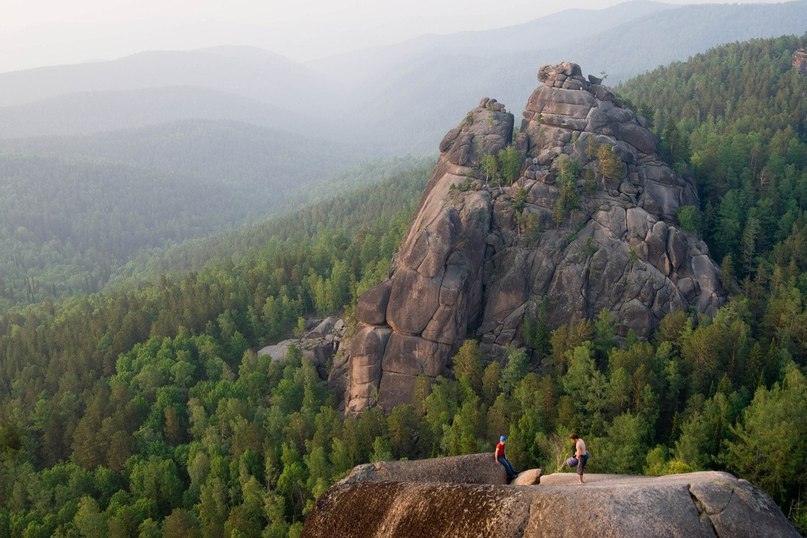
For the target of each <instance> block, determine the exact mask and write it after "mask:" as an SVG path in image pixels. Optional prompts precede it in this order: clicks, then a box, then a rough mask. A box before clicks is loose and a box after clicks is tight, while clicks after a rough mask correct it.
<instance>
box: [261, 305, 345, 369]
mask: <svg viewBox="0 0 807 538" xmlns="http://www.w3.org/2000/svg"><path fill="white" fill-rule="evenodd" d="M308 325H309V326H308V329H309V330H308V331H307V332H306V333H305V335H304V336H303V337H302V338H291V339H288V340H282V341H280V342H278V343H276V344H272V345H269V346H265V347H262V348H261V349H259V350H258V356H262V355H269V356H270V357H272V359H273V360H281V359H283V358H284V357H285V356H286V354H287V353H288V352H289V348H290V347H291V346H297V348H299V349H300V351H301V352H302V354H303V357H305V358H307V359H308V360H310V361H311V362H312V363H313V364H314V365H316V366H317V369H318V370H319V371H320V375H322V376H325V375H327V370H328V368H326V366H327V365H328V363H329V361H331V360H332V359H333V357H334V355H335V354H336V352H337V351H339V346H340V345H341V343H342V340H343V338H344V337H345V333H346V329H347V328H346V327H345V322H344V320H341V319H337V318H334V317H327V318H325V319H323V320H309V322H308Z"/></svg>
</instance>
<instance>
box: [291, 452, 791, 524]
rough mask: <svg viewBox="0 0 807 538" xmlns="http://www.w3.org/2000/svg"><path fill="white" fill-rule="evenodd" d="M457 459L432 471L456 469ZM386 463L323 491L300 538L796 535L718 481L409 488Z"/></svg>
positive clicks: (761, 497) (568, 477)
mask: <svg viewBox="0 0 807 538" xmlns="http://www.w3.org/2000/svg"><path fill="white" fill-rule="evenodd" d="M476 456H479V457H484V458H486V459H488V460H490V459H491V458H490V454H484V455H476ZM472 457H475V456H463V457H461V458H472ZM461 458H438V459H437V460H438V464H435V465H439V466H441V467H443V468H450V467H452V466H454V465H456V464H459V465H462V464H463V462H462V461H460V460H461ZM441 459H442V460H457V461H454V462H451V461H444V462H442V464H439V460H441ZM427 461H428V460H427ZM396 463H397V464H398V465H397V467H395V469H394V471H391V472H388V473H387V475H386V477H385V478H384V479H383V480H382V481H379V480H378V477H377V476H371V477H369V478H370V479H369V480H362V479H361V478H359V477H360V476H361V473H360V472H357V471H358V469H360V468H357V469H356V470H354V471H353V472H352V473H351V474H350V475H349V476H348V478H347V479H345V480H343V481H342V482H340V483H338V484H336V485H335V486H333V487H332V488H331V489H330V490H328V491H327V492H326V493H325V494H324V495H323V496H322V497H320V498H319V500H318V501H317V504H316V506H315V508H314V510H313V511H312V512H311V513H310V514H309V516H308V517H307V519H306V522H305V527H304V529H303V536H307V537H312V538H313V537H320V536H321V537H331V536H344V537H353V536H356V537H358V536H367V537H371V536H378V537H381V536H384V537H397V536H401V537H404V536H405V537H411V536H469V537H472V536H480V537H483V536H501V537H522V536H547V537H549V536H552V537H554V536H674V537H675V536H680V537H699V536H703V537H712V538H714V537H736V538H741V537H757V536H785V537H789V536H793V537H796V536H798V533H797V532H796V530H795V529H794V528H793V527H792V526H791V525H790V523H789V522H788V521H787V519H786V518H785V516H784V514H782V511H781V510H780V509H779V507H777V506H776V504H774V502H773V501H772V500H771V498H770V497H769V496H768V495H767V494H765V493H764V492H762V491H761V490H759V489H757V488H755V487H754V486H753V485H752V484H750V483H749V482H747V481H745V480H738V479H737V478H735V477H734V476H732V475H730V474H728V473H721V472H700V473H690V474H683V475H671V476H663V477H644V476H620V475H592V474H588V475H586V478H587V480H588V482H587V483H586V484H581V485H579V484H577V483H576V482H577V479H576V475H575V474H574V473H567V474H561V475H549V476H546V477H542V479H541V483H540V485H532V486H506V485H492V484H479V483H450V482H432V483H429V482H422V481H417V482H415V481H409V480H408V477H409V476H412V475H417V474H418V472H417V471H414V470H412V469H407V468H406V467H409V466H411V467H422V465H423V463H424V462H396ZM384 465H386V463H385V464H384ZM445 475H446V476H449V475H458V476H462V473H460V472H456V471H453V472H452V471H448V470H446V471H445Z"/></svg>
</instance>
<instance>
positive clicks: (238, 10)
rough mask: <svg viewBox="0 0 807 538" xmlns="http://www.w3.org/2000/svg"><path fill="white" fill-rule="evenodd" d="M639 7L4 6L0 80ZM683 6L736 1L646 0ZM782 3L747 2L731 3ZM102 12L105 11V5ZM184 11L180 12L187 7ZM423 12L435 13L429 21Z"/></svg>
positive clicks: (586, 2)
mask: <svg viewBox="0 0 807 538" xmlns="http://www.w3.org/2000/svg"><path fill="white" fill-rule="evenodd" d="M638 3H640V2H636V1H634V2H618V1H615V0H609V1H607V2H595V1H593V0H578V1H574V2H568V3H564V5H563V6H556V5H554V4H553V5H549V6H547V5H537V6H536V5H534V4H532V3H530V2H526V1H524V0H508V1H507V2H506V3H505V4H503V5H501V6H500V7H499V8H498V9H497V10H495V12H494V13H493V14H491V12H490V9H489V6H482V7H479V6H473V5H472V6H466V5H464V4H462V5H461V6H460V3H459V2H457V1H456V0H448V1H443V2H440V3H438V4H434V3H427V2H425V0H424V1H421V0H418V1H417V2H414V3H412V2H409V3H406V4H405V5H404V4H403V3H399V2H396V3H391V4H389V5H386V6H385V7H383V8H380V7H378V6H375V5H371V3H368V2H364V1H362V0H356V1H352V2H342V3H340V4H339V5H337V6H332V5H331V4H327V6H330V7H329V8H328V9H326V8H325V6H324V5H320V2H319V0H309V1H307V2H302V3H298V4H297V5H295V6H292V7H288V6H282V7H281V6H273V5H272V4H271V3H269V4H266V5H264V4H261V5H252V3H251V2H240V3H238V4H236V5H235V6H232V7H231V8H230V9H228V10H227V11H221V10H219V9H218V8H217V7H216V6H214V5H213V4H212V3H210V4H209V5H206V3H205V2H201V3H194V4H193V6H192V7H191V6H190V5H188V6H181V5H180V6H172V7H171V8H170V9H169V8H168V7H166V6H164V5H156V4H151V3H148V2H145V3H144V2H140V3H132V2H128V1H126V0H119V1H118V2H113V3H112V4H116V5H113V7H117V8H119V9H110V8H109V7H108V6H109V4H110V3H109V2H105V3H104V4H103V5H102V4H99V3H96V2H95V1H93V0H84V1H83V2H80V3H78V4H76V3H71V4H70V7H69V9H67V8H65V10H61V9H59V8H58V7H54V8H52V9H49V10H48V12H47V13H42V12H41V10H40V11H35V10H33V9H32V8H30V7H29V5H28V4H27V3H25V2H22V1H20V0H14V1H12V2H9V3H8V5H7V6H5V7H4V11H5V13H4V20H3V21H2V22H0V30H2V32H1V33H0V73H6V72H12V71H21V70H29V69H36V68H40V67H48V66H56V65H79V64H85V63H97V62H105V61H114V60H118V59H121V58H125V57H128V56H132V55H135V54H137V53H140V52H147V51H192V50H199V49H207V48H213V47H228V46H236V47H252V48H256V49H261V50H263V51H266V52H270V53H273V54H277V55H279V56H283V57H285V58H287V59H288V60H290V61H292V62H295V63H303V64H304V63H311V62H316V61H318V60H325V59H327V58H331V57H335V56H339V55H342V54H347V53H355V52H357V51H361V50H364V49H372V48H378V47H385V46H394V45H397V44H401V43H403V42H406V41H410V40H415V39H418V38H424V37H428V36H447V35H451V34H457V33H463V32H479V31H486V30H493V29H503V28H507V27H510V26H516V25H519V24H523V23H528V22H531V21H535V20H537V19H540V18H543V17H546V16H550V15H557V14H558V13H562V12H566V11H572V10H592V11H601V10H604V9H607V8H610V7H613V6H616V5H628V4H634V5H635V4H638ZM644 3H652V4H664V5H669V6H672V7H679V6H683V5H689V4H706V3H709V4H728V2H715V1H707V2H693V1H686V0H685V1H675V2H644ZM738 3H740V4H765V3H780V2H774V1H770V0H769V1H741V2H731V4H738ZM102 6H103V7H102ZM183 7H184V8H185V10H184V11H182V8H183ZM423 13H428V15H429V16H428V17H424V16H423Z"/></svg>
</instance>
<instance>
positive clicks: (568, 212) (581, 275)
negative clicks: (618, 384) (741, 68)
mask: <svg viewBox="0 0 807 538" xmlns="http://www.w3.org/2000/svg"><path fill="white" fill-rule="evenodd" d="M538 78H539V80H540V81H541V82H542V83H543V84H542V85H541V86H540V87H539V88H538V89H537V90H536V91H535V92H534V93H533V94H532V96H531V97H530V99H529V101H528V103H527V108H526V111H525V112H524V115H523V116H524V119H523V121H522V124H521V132H520V133H519V135H518V136H517V137H516V140H515V141H514V142H512V144H514V145H515V147H516V148H517V149H518V150H519V151H521V152H522V154H523V155H524V163H523V166H522V169H521V173H520V177H519V179H518V180H517V181H516V182H514V183H513V185H511V186H506V187H499V186H488V185H487V184H486V183H487V182H486V179H487V178H486V177H485V174H484V173H483V172H482V170H481V167H480V162H481V160H482V159H483V157H484V156H485V155H490V154H494V155H495V154H496V153H497V152H499V151H500V150H502V149H504V148H506V147H507V146H508V145H510V144H511V140H512V138H513V122H514V120H513V116H512V115H511V114H510V113H508V112H506V111H505V110H504V107H503V106H502V105H501V103H497V102H495V100H492V99H487V98H485V99H483V100H482V102H481V103H480V106H478V107H477V108H475V109H473V110H471V111H470V112H469V113H468V115H467V116H466V118H465V119H464V120H463V121H462V123H460V125H459V126H457V127H456V128H455V129H452V130H451V131H449V133H448V134H447V135H446V136H445V138H444V139H443V141H442V142H441V144H440V151H441V157H440V159H439V161H438V163H437V165H436V167H435V170H434V173H433V175H432V178H431V180H430V181H429V183H428V185H427V187H426V191H425V193H424V195H423V199H422V201H421V204H420V207H419V208H418V211H417V213H416V215H415V217H414V220H413V222H412V224H411V226H410V228H409V232H408V234H407V237H406V239H405V241H404V243H403V244H402V246H401V248H400V250H399V253H398V255H397V257H396V260H395V264H394V268H393V273H392V276H391V277H390V278H389V279H388V280H387V281H385V282H383V283H382V284H379V285H378V286H376V287H375V288H373V289H371V290H369V291H368V292H366V293H365V294H364V295H363V296H362V297H361V298H360V299H359V301H358V306H357V309H356V315H357V318H358V320H359V322H360V323H359V328H358V332H357V334H356V335H355V336H354V337H353V338H352V339H351V341H350V343H349V346H347V347H348V353H347V355H346V360H345V362H344V371H342V370H334V371H332V373H331V381H332V383H336V384H338V383H339V380H340V379H347V387H346V390H345V404H346V405H345V407H346V411H347V412H359V411H361V410H362V409H365V408H367V407H368V406H372V405H376V404H378V405H381V406H382V407H383V408H385V409H389V408H391V407H393V406H395V405H398V404H401V403H406V402H409V401H411V398H412V388H413V387H414V383H415V379H416V377H417V376H418V375H421V374H423V375H426V376H429V377H435V376H438V375H441V374H445V373H447V372H448V371H449V359H450V357H451V356H452V354H453V353H454V352H455V351H456V350H457V348H458V347H459V345H460V344H461V343H462V341H463V339H465V338H466V337H468V336H469V335H472V336H474V337H476V338H478V339H480V341H481V342H482V346H483V351H484V352H485V353H486V354H487V355H488V356H493V357H497V356H502V355H503V354H504V349H505V348H506V346H507V345H509V344H515V345H516V346H520V345H523V341H522V336H521V327H522V325H523V321H524V319H525V317H534V316H535V314H536V312H537V311H538V309H539V305H541V304H545V305H546V312H547V319H546V321H547V323H548V324H549V326H550V327H551V328H555V327H558V326H560V325H562V324H567V323H570V322H575V321H579V320H581V319H584V318H590V317H594V316H596V315H597V314H598V313H599V312H600V311H602V310H608V311H609V312H610V313H611V314H612V315H613V317H614V318H615V319H616V320H618V322H619V325H618V327H617V329H618V331H619V332H620V333H621V334H623V335H625V334H627V332H628V331H629V330H632V331H633V332H634V333H636V334H637V335H638V336H640V337H648V336H649V335H650V334H651V333H652V331H653V330H654V329H655V328H656V327H657V325H658V322H659V320H660V319H661V318H662V317H664V316H665V315H667V314H668V313H670V312H673V311H676V310H685V309H688V308H690V307H694V308H695V309H697V310H698V311H700V312H706V313H713V312H714V310H715V309H716V308H717V307H718V306H719V305H720V304H721V302H722V301H723V297H724V292H723V289H722V287H721V284H720V278H719V270H718V267H717V265H716V264H715V263H714V262H713V261H712V260H711V259H710V258H709V255H708V251H707V248H706V245H705V244H704V243H703V242H701V241H699V240H698V239H697V238H696V237H694V236H692V235H690V234H688V233H685V232H683V231H682V230H681V229H680V228H679V227H678V224H677V221H676V216H677V214H678V211H679V209H681V208H682V207H683V206H687V205H695V206H696V205H697V204H698V200H697V197H696V192H695V188H694V187H693V185H692V183H691V182H690V181H688V180H687V179H685V178H681V177H679V176H678V175H676V174H675V173H674V172H673V170H672V169H670V167H669V166H667V165H666V164H665V163H663V162H661V161H659V159H658V156H657V155H656V153H655V152H656V147H657V140H656V138H655V137H654V135H653V134H652V133H651V132H650V131H649V130H648V129H647V128H646V126H645V122H644V120H643V119H642V118H640V117H638V116H637V115H636V114H635V113H634V112H633V111H631V110H630V109H629V108H627V107H626V106H625V104H624V103H623V102H622V101H620V99H618V98H617V97H616V96H615V95H614V94H612V93H611V92H610V91H609V90H608V89H607V88H605V87H604V86H602V85H600V84H598V83H596V82H597V79H596V78H592V79H590V80H592V81H594V82H590V80H587V79H585V78H583V75H582V72H581V69H580V67H579V66H577V65H576V64H572V63H564V64H560V65H557V66H544V67H542V68H541V70H540V72H539V74H538ZM602 147H606V148H609V149H610V154H611V155H614V156H615V157H614V159H615V160H613V161H612V162H611V163H610V164H611V165H610V167H609V168H607V169H606V166H605V165H604V164H603V162H602V159H601V157H600V156H599V154H598V150H599V149H600V148H602ZM570 163H572V164H571V166H570ZM564 167H565V168H564ZM569 169H571V170H573V172H571V173H570V172H568V170H569ZM606 170H607V172H606ZM570 191H573V192H574V195H575V197H576V198H577V199H578V202H577V203H576V205H572V204H570V203H568V202H567V203H566V204H565V205H564V202H563V200H568V199H569V192H570ZM567 205H568V206H569V207H567Z"/></svg>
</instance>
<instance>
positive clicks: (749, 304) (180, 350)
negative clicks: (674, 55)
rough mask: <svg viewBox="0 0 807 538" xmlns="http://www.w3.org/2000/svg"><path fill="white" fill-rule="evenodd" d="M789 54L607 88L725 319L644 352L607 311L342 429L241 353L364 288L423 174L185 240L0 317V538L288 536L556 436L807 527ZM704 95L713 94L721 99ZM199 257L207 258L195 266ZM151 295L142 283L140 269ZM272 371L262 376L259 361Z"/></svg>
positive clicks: (318, 395) (539, 457)
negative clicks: (387, 486) (351, 482)
mask: <svg viewBox="0 0 807 538" xmlns="http://www.w3.org/2000/svg"><path fill="white" fill-rule="evenodd" d="M805 45H807V36H802V37H801V38H796V37H785V38H779V39H773V40H765V41H761V40H760V41H751V42H745V43H736V44H732V45H729V46H725V47H721V48H719V49H714V50H712V51H709V52H707V53H705V54H701V55H698V56H696V57H694V58H692V59H691V60H690V61H688V62H684V63H677V64H673V65H671V66H668V67H664V68H659V69H657V70H655V71H653V72H651V73H648V74H646V75H643V76H641V77H639V78H636V79H634V80H631V81H629V82H627V83H625V84H624V85H622V86H620V87H618V88H616V90H617V91H618V92H619V94H620V95H622V96H623V97H625V98H626V99H627V100H628V101H630V103H631V104H632V106H633V107H635V108H636V109H637V110H640V111H641V112H642V114H643V115H644V116H646V117H647V118H648V119H650V120H651V121H652V123H653V128H654V129H655V131H656V132H657V135H658V136H659V139H660V140H661V148H662V158H663V159H665V160H667V161H669V162H670V163H672V164H673V165H674V166H675V168H676V170H677V171H678V172H679V173H681V174H684V175H688V176H691V177H692V178H694V181H695V182H696V184H697V186H698V190H699V194H700V202H701V206H700V207H698V208H689V209H687V210H686V211H682V213H681V214H679V216H678V218H679V222H680V224H681V226H682V227H684V228H685V229H687V230H688V231H691V232H692V233H697V234H699V235H700V237H702V238H703V239H704V240H705V241H706V242H707V244H708V245H709V248H710V251H711V253H712V256H713V257H714V258H715V259H716V260H717V261H718V262H719V263H721V266H722V270H723V275H724V279H725V280H726V283H727V286H728V287H729V288H730V292H731V299H730V301H729V302H728V303H727V304H726V306H724V307H723V308H722V309H721V310H720V311H719V312H718V313H717V314H716V315H715V316H714V317H713V318H706V317H702V316H694V315H692V314H691V313H688V312H678V313H676V314H673V315H670V316H669V317H667V318H665V319H664V320H663V321H662V323H661V325H660V327H659V329H658V331H657V332H656V334H655V335H654V336H653V337H652V338H651V339H650V341H641V340H638V339H636V338H632V337H631V336H630V335H629V336H628V337H627V338H625V339H622V338H617V336H616V334H615V331H614V323H615V320H614V319H612V318H611V316H610V315H609V314H608V313H607V312H603V313H601V314H600V315H599V316H598V317H597V318H596V319H592V320H587V321H584V322H582V323H579V324H575V325H572V326H564V327H559V328H556V329H554V330H550V329H549V328H548V327H547V326H546V325H545V323H544V321H543V319H542V316H541V315H540V313H539V315H538V316H537V317H536V318H535V319H530V320H527V322H525V325H524V327H523V331H522V332H523V334H524V335H525V339H526V340H527V344H528V347H527V348H525V349H511V350H510V351H509V353H508V357H507V360H506V361H505V362H503V363H500V362H497V361H489V360H488V359H487V358H486V357H485V356H483V354H482V353H481V352H480V349H479V347H478V345H477V344H476V342H474V341H473V340H468V341H466V343H465V344H464V345H463V346H462V348H461V349H460V350H459V352H458V353H457V355H456V356H455V357H454V360H453V371H454V377H453V378H452V379H443V378H438V379H437V380H434V381H432V380H429V379H428V378H425V377H423V378H421V379H419V381H418V383H417V385H416V388H415V390H416V393H417V394H416V397H415V398H414V402H415V403H414V404H411V405H404V406H400V407H397V408H395V409H393V410H392V411H391V412H389V413H388V414H386V415H385V414H384V413H383V412H381V411H380V410H379V409H376V408H374V409H371V410H369V411H367V412H365V413H363V414H361V415H360V416H358V417H344V416H343V415H342V414H341V413H340V412H339V411H338V410H337V409H336V408H335V402H336V398H337V395H335V394H333V393H332V392H331V391H330V390H329V388H328V386H327V385H326V383H325V381H323V378H322V373H321V372H319V371H318V369H317V367H316V366H315V365H313V364H311V363H310V362H308V361H307V360H306V359H303V357H302V353H301V352H300V350H299V349H295V348H294V347H292V348H291V349H290V350H289V352H288V354H287V355H286V356H285V357H275V358H274V359H273V358H271V357H268V356H257V355H256V353H255V351H256V350H257V349H258V348H260V347H261V346H263V345H265V344H267V343H272V342H276V341H278V340H280V339H282V338H285V337H288V336H290V335H291V334H293V333H294V332H295V331H299V328H300V325H301V321H302V320H305V319H311V318H318V317H323V316H326V315H333V314H341V315H343V317H344V318H345V319H346V320H347V322H348V326H350V325H351V323H352V322H351V319H352V316H351V311H352V305H353V304H354V303H355V300H356V297H357V296H358V295H359V294H360V293H361V292H362V291H363V290H365V289H367V288H369V287H370V286H372V285H373V284H375V283H377V282H379V281H380V280H381V279H383V278H384V277H385V276H386V275H387V272H388V270H389V268H390V263H391V259H392V256H393V254H394V252H395V250H396V248H397V247H398V244H399V243H400V241H401V239H402V237H403V234H404V233H405V231H406V228H407V226H408V224H409V220H410V219H411V216H412V214H413V212H414V210H415V207H416V205H417V203H418V200H419V197H420V194H421V192H422V189H423V187H424V185H425V183H426V180H427V179H428V175H429V173H430V169H431V163H426V164H420V165H418V166H416V167H413V168H409V169H407V170H405V171H403V172H400V173H398V174H396V175H394V176H392V177H390V178H388V179H386V180H384V181H383V182H382V183H380V184H376V185H374V186H372V187H368V188H365V189H363V190H358V191H355V192H353V193H351V194H342V195H339V196H336V197H333V198H330V199H328V200H324V201H321V202H318V203H316V204H313V205H310V206H308V207H306V208H305V209H302V210H300V211H297V212H295V213H292V214H289V215H286V216H283V217H278V218H274V219H272V220H270V221H268V222H266V223H265V224H261V225H252V226H250V227H249V228H246V229H244V230H240V231H237V232H231V233H230V234H228V235H227V236H225V238H224V239H219V240H217V239H215V238H213V239H210V240H204V241H197V242H194V243H192V244H189V245H180V246H178V247H175V248H174V249H172V250H171V251H170V252H171V253H172V254H171V255H170V256H167V255H163V257H160V255H159V254H157V255H155V257H154V258H153V260H154V261H152V262H144V263H143V265H142V266H140V268H134V267H132V268H130V271H129V273H130V275H132V276H136V277H137V278H133V279H132V280H138V281H142V282H145V283H143V284H141V285H139V286H133V285H131V282H130V284H129V285H121V286H115V287H114V288H108V289H106V290H105V291H103V292H101V293H95V294H91V295H73V296H70V297H67V298H63V299H54V300H46V301H44V302H38V303H33V304H29V305H27V306H19V307H16V308H12V309H10V310H8V311H7V312H5V313H3V314H2V316H0V380H2V382H1V383H2V384H0V535H3V536H26V537H28V536H30V537H34V536H236V535H237V536H261V535H264V536H286V535H299V533H300V531H301V529H302V522H303V520H304V518H305V516H306V513H307V512H308V511H309V510H310V509H311V506H312V504H313V502H314V500H315V499H316V498H317V496H318V495H320V494H321V493H322V492H324V491H325V490H326V489H327V488H328V487H329V486H330V485H331V484H332V483H333V482H334V481H336V480H337V479H338V478H340V477H341V476H343V475H344V474H345V473H346V472H347V471H348V470H349V469H351V468H352V467H353V466H354V465H357V464H360V463H365V462H368V461H378V460H384V459H390V458H410V459H413V458H422V457H431V456H438V455H456V454H464V453H472V452H478V451H489V450H492V447H493V443H494V441H495V439H496V438H497V437H498V435H499V434H501V433H506V434H507V435H508V437H509V442H508V455H509V456H510V457H511V459H512V460H513V462H514V464H515V465H516V467H517V468H526V467H533V466H534V467H541V468H543V469H544V470H546V471H554V470H555V469H556V468H557V467H558V465H559V463H560V461H562V458H563V457H564V456H566V455H568V454H567V452H568V449H569V447H568V439H567V437H568V433H569V432H570V431H577V432H579V433H580V434H581V436H582V437H584V438H585V439H586V441H587V444H588V445H589V448H590V450H591V452H592V454H593V457H592V459H591V461H590V462H589V469H590V470H591V471H592V472H607V473H639V474H642V473H645V474H666V473H679V472H688V471H695V470H703V469H718V470H726V471H728V472H731V473H733V474H736V475H737V476H739V477H742V478H746V479H748V480H750V481H751V482H753V483H754V484H756V485H757V486H759V487H761V488H763V489H765V490H766V491H767V492H768V493H769V494H770V495H771V496H772V497H773V498H774V500H776V502H777V503H778V504H779V506H780V507H781V508H782V510H783V512H784V513H785V514H786V515H788V516H789V517H790V518H791V520H792V521H793V522H794V524H795V525H796V526H797V528H798V529H799V530H800V531H801V532H802V533H805V532H807V500H805V499H804V497H805V495H807V491H805V489H804V484H805V479H806V478H807V421H805V420H803V417H804V416H805V415H807V378H806V377H805V372H806V371H807V370H806V369H807V304H806V303H807V300H806V299H805V298H806V297H807V217H806V216H805V210H807V105H805V102H807V99H806V97H807V77H804V76H800V75H798V74H797V73H796V72H795V71H794V70H793V69H792V67H791V65H790V62H791V57H792V54H793V51H795V50H796V49H797V48H799V47H800V46H801V47H804V46H805ZM721 81H722V82H721ZM199 260H208V261H207V262H206V263H202V262H200V261H199ZM155 274H156V275H157V276H154V275H155ZM275 359H276V360H275Z"/></svg>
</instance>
